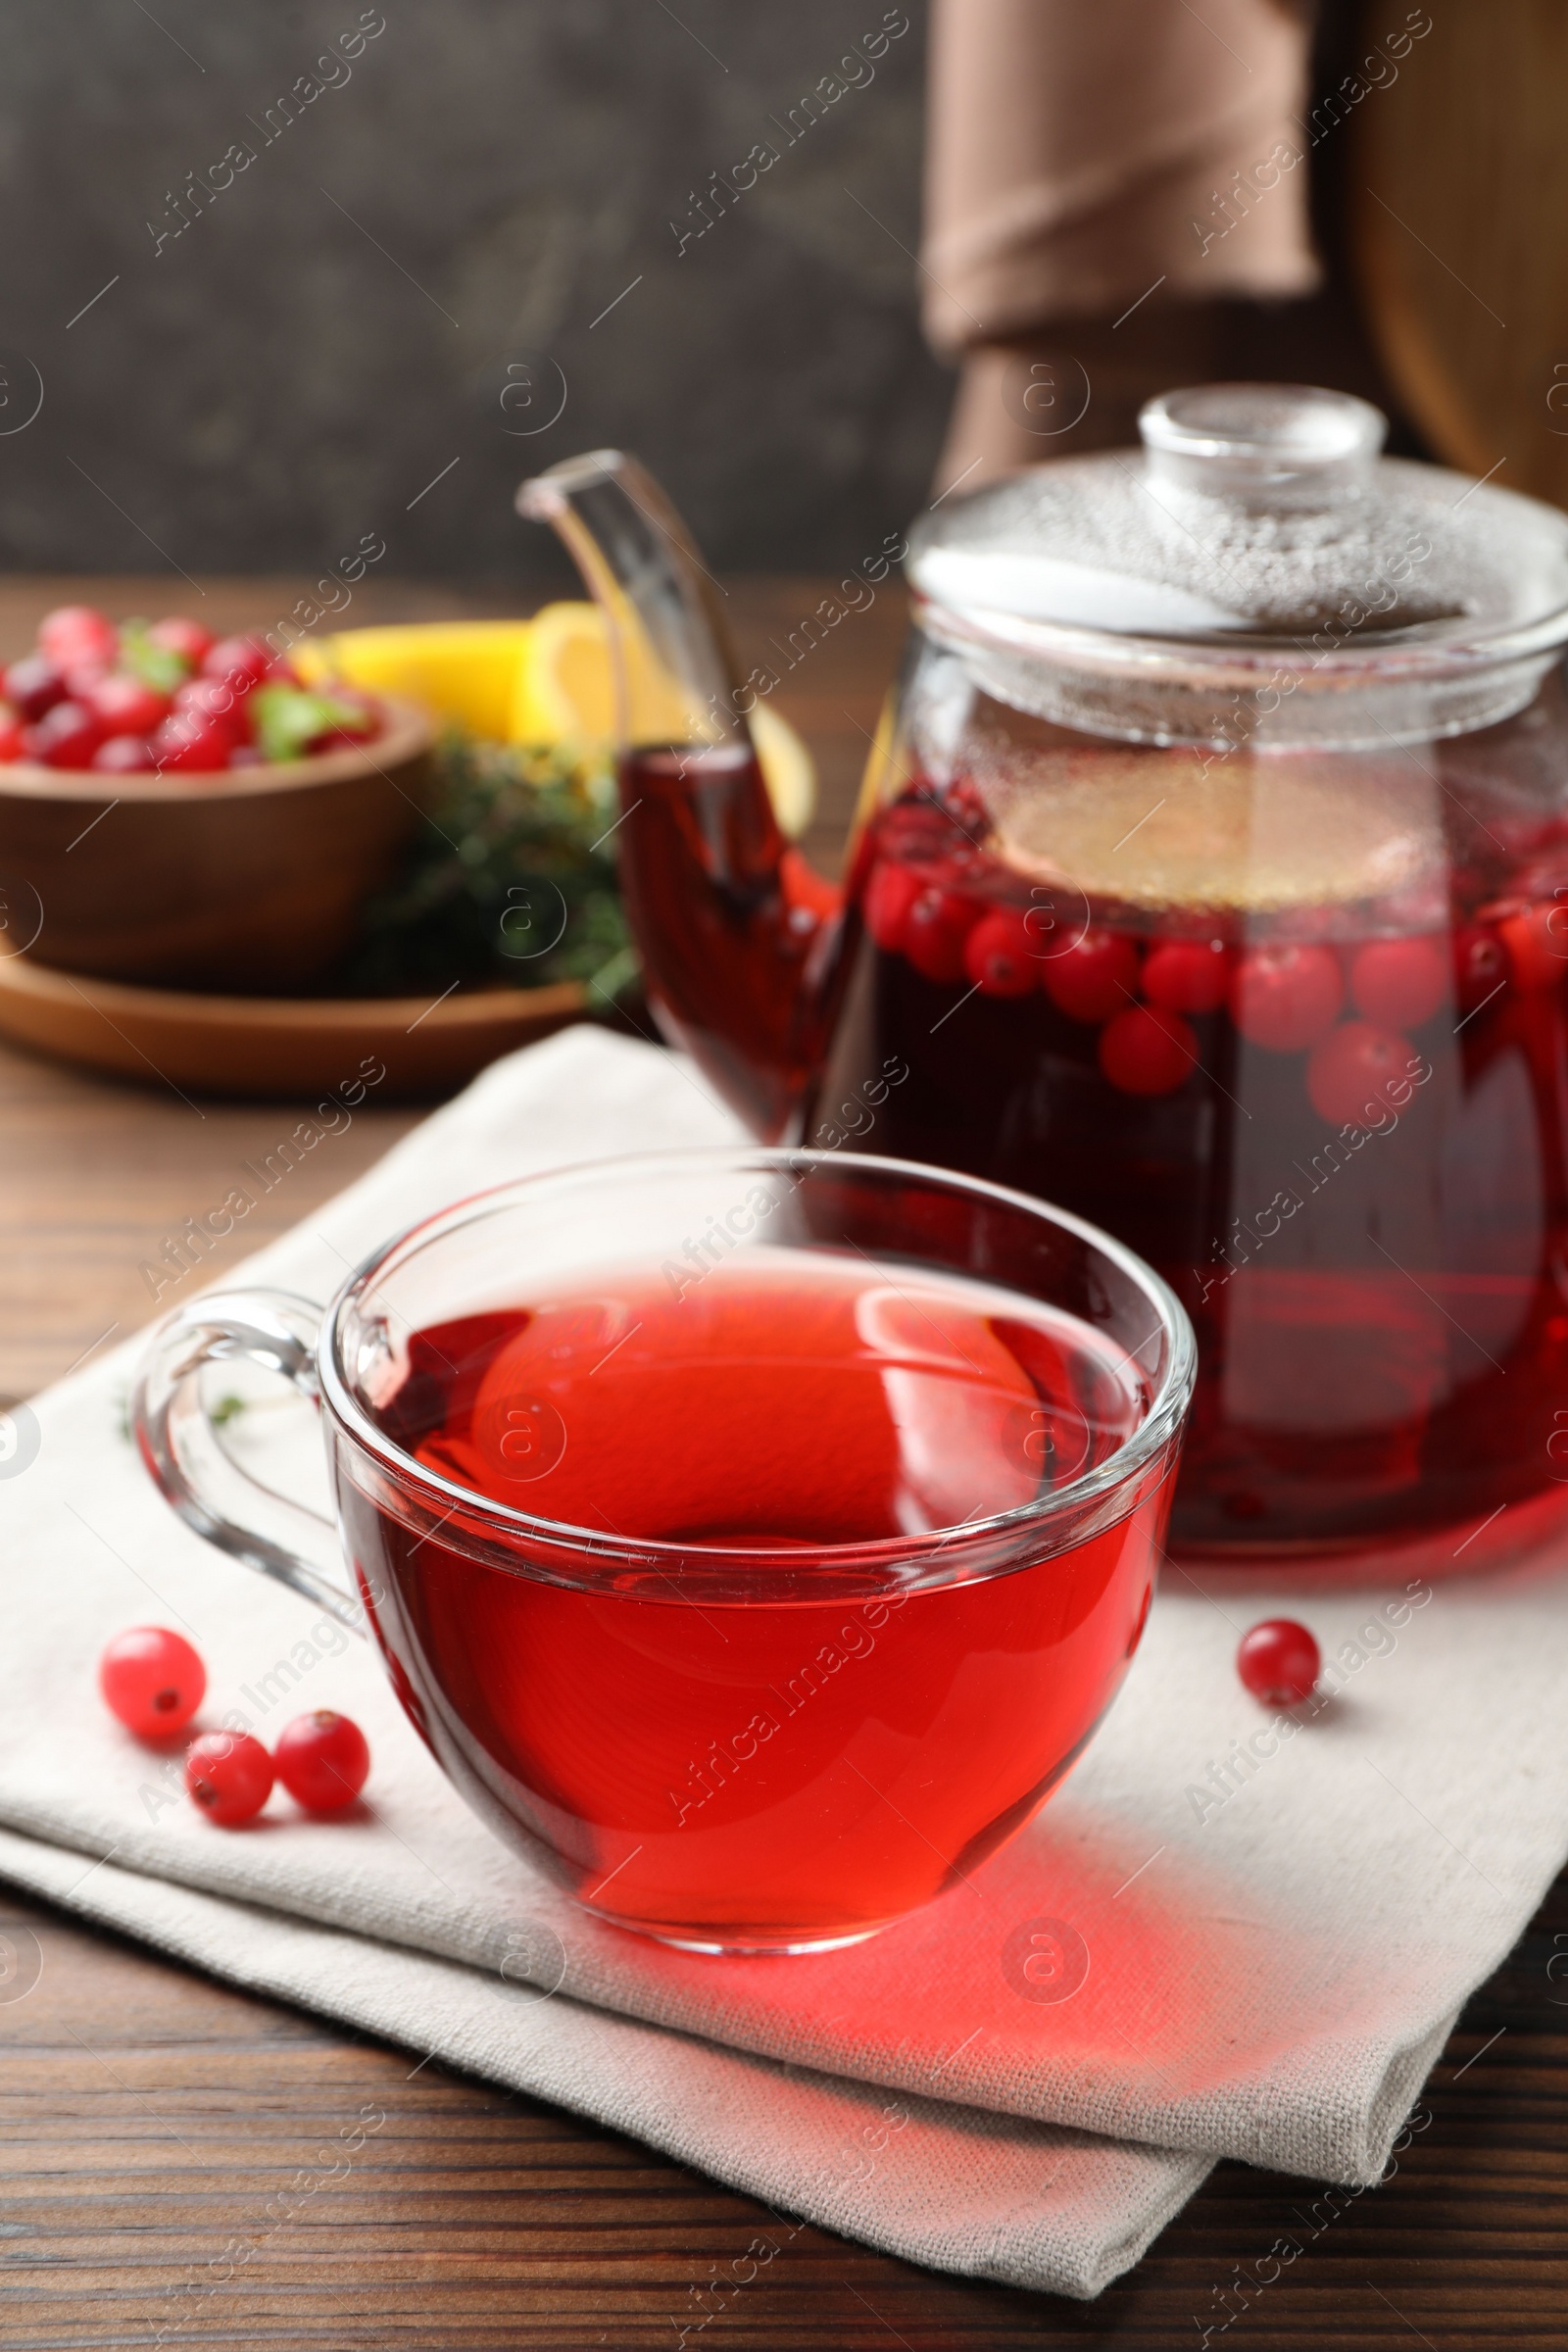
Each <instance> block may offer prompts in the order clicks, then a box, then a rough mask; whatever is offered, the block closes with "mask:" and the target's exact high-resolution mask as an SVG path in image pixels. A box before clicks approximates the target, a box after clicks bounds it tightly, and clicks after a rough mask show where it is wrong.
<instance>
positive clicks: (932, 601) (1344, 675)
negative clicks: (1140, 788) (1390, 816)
mask: <svg viewBox="0 0 1568 2352" xmlns="http://www.w3.org/2000/svg"><path fill="white" fill-rule="evenodd" d="M1139 429H1140V432H1141V434H1142V436H1143V444H1144V446H1143V448H1142V450H1141V451H1133V450H1114V451H1110V452H1107V453H1103V454H1100V455H1095V456H1092V457H1082V458H1062V459H1056V460H1054V462H1051V463H1049V464H1046V465H1043V466H1030V467H1027V468H1025V469H1024V470H1023V471H1021V472H1018V473H1014V474H1009V475H1007V476H1005V478H1004V479H1003V480H1001V481H998V482H994V483H992V484H990V485H988V486H987V487H986V488H984V489H981V490H977V491H975V492H973V493H972V494H970V495H969V496H968V497H965V498H960V499H956V500H955V501H954V502H953V504H952V505H951V506H943V507H939V508H938V509H937V510H935V511H934V513H933V514H932V515H930V516H929V517H927V518H926V519H925V520H923V521H922V522H921V523H920V524H918V525H917V526H916V527H915V529H914V530H913V531H912V532H911V533H910V557H909V576H910V579H911V581H912V584H913V586H914V590H915V595H916V601H917V605H918V607H919V609H920V613H921V617H922V619H923V621H924V622H925V624H926V625H927V627H928V628H929V629H930V631H931V632H932V633H933V634H934V635H936V636H937V637H939V638H940V639H942V640H944V641H945V642H947V643H948V644H950V645H951V646H953V647H954V648H955V649H956V650H958V651H960V652H962V653H963V654H964V656H965V659H966V662H967V665H968V666H969V667H971V668H972V669H973V670H975V671H976V672H977V674H978V675H979V677H980V681H981V683H982V684H984V685H985V686H986V687H987V689H988V690H989V691H991V692H992V693H994V694H997V695H999V696H1000V698H1001V699H1002V700H1003V701H1005V702H1010V703H1014V704H1016V705H1017V706H1018V707H1019V708H1021V709H1024V710H1027V711H1033V712H1035V713H1036V714H1037V715H1039V716H1042V717H1049V718H1054V719H1057V720H1059V721H1061V722H1063V723H1066V724H1069V725H1073V726H1077V727H1083V728H1087V729H1088V730H1089V731H1090V732H1094V733H1103V734H1110V735H1113V736H1117V737H1119V738H1121V739H1122V740H1127V741H1140V742H1165V743H1172V742H1195V743H1196V742H1211V741H1216V740H1217V741H1221V742H1226V741H1234V740H1235V739H1236V735H1237V730H1238V729H1240V731H1241V733H1242V734H1244V735H1246V736H1248V737H1250V738H1255V739H1256V741H1257V743H1258V746H1259V748H1263V747H1265V746H1270V745H1273V746H1278V747H1280V748H1283V747H1284V746H1285V745H1287V744H1299V743H1308V742H1311V743H1336V744H1345V745H1349V744H1355V743H1372V742H1376V741H1378V740H1385V739H1387V738H1388V737H1390V736H1391V735H1392V736H1393V737H1394V739H1395V740H1397V741H1413V740H1416V739H1417V738H1419V737H1422V736H1428V735H1432V734H1447V733H1457V732H1461V731H1465V730H1468V729H1470V728H1473V727H1477V726H1484V725H1489V724H1491V723H1493V722H1494V721H1495V719H1497V718H1499V717H1502V716H1505V715H1506V714H1507V713H1508V712H1509V711H1514V710H1517V709H1519V708H1520V707H1521V706H1522V705H1523V703H1525V702H1526V701H1528V700H1529V698H1530V696H1531V694H1532V693H1533V692H1534V690H1535V686H1536V684H1537V682H1538V681H1539V678H1540V676H1541V673H1542V671H1543V669H1544V666H1545V662H1546V661H1547V660H1548V659H1549V657H1550V654H1551V652H1552V651H1554V650H1555V648H1556V647H1557V646H1558V645H1560V644H1561V643H1562V642H1563V641H1564V639H1565V638H1568V517H1564V516H1563V515H1560V514H1559V513H1558V512H1557V511H1556V510H1555V509H1554V508H1550V507H1546V506H1544V505H1542V504H1540V503H1539V502H1538V501H1536V500H1534V499H1529V498H1522V497H1517V496H1515V495H1514V494H1513V493H1512V492H1510V491H1506V490H1501V489H1498V488H1497V487H1495V485H1494V484H1492V483H1491V482H1490V480H1489V481H1485V482H1476V481H1472V480H1470V479H1469V478H1468V477H1467V476H1464V475H1460V474H1457V473H1452V472H1449V471H1447V470H1446V469H1445V468H1443V467H1440V466H1427V465H1420V464H1415V463H1411V462H1408V461H1404V460H1399V459H1391V458H1384V457H1382V456H1381V455H1380V452H1381V449H1382V444H1383V438H1384V434H1385V431H1386V429H1387V427H1386V421H1385V419H1384V417H1383V416H1382V415H1381V413H1380V412H1379V411H1378V410H1377V409H1375V408H1373V407H1372V406H1371V405H1370V404H1369V403H1368V402H1366V401H1364V400H1357V399H1355V398H1353V397H1352V396H1351V395H1349V394H1348V393H1343V392H1328V391H1320V390H1317V389H1314V388H1313V387H1311V386H1309V385H1299V384H1207V385H1202V386H1199V387H1197V388H1195V389H1192V390H1188V391H1182V392H1170V393H1166V394H1164V395H1163V396H1162V397H1161V398H1160V399H1158V400H1153V401H1151V402H1150V403H1149V404H1148V405H1147V406H1146V408H1145V409H1144V410H1143V413H1142V415H1141V416H1140V417H1139ZM1282 686H1283V696H1282V693H1281V688H1282ZM1227 688H1228V689H1229V690H1230V692H1231V706H1230V707H1229V708H1228V709H1227V711H1226V712H1225V713H1224V714H1223V715H1222V717H1221V719H1220V720H1219V722H1218V723H1216V716H1215V712H1214V709H1213V706H1214V700H1215V695H1216V690H1220V691H1221V693H1222V697H1223V690H1225V689H1227ZM1270 695H1272V697H1273V704H1274V707H1273V708H1270V707H1268V705H1269V698H1270Z"/></svg>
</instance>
